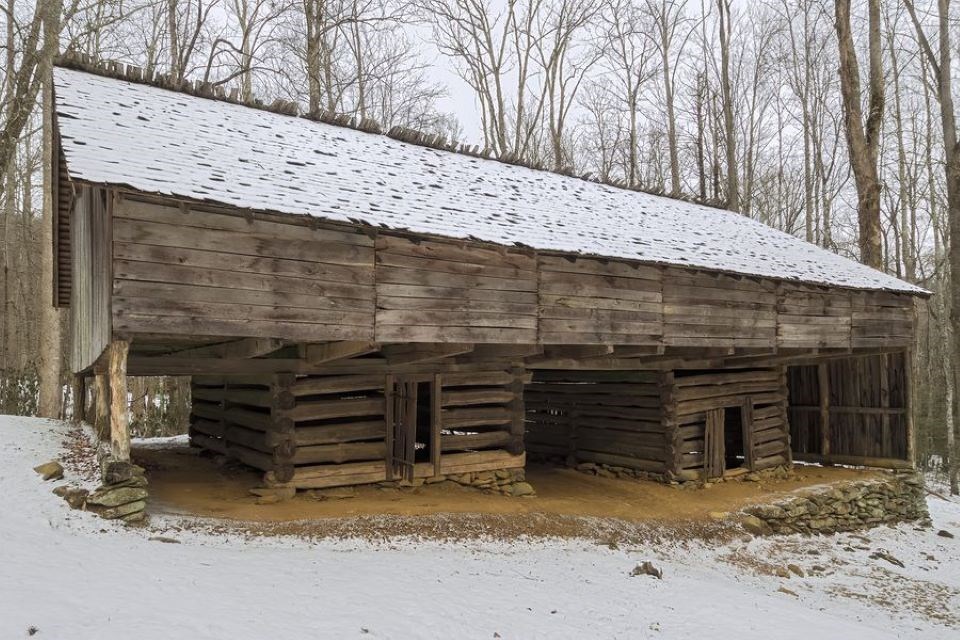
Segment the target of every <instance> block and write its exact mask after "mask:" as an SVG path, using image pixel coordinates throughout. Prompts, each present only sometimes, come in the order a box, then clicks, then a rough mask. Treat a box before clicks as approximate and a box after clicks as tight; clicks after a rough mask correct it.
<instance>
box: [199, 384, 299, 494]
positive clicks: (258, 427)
mask: <svg viewBox="0 0 960 640" xmlns="http://www.w3.org/2000/svg"><path fill="white" fill-rule="evenodd" d="M285 379H286V377H285V376H284V375H282V374H281V375H276V376H267V377H263V376H260V377H228V378H224V377H220V376H194V378H193V381H192V384H191V392H192V397H193V400H192V405H191V420H190V439H191V441H192V442H193V443H194V444H196V445H199V446H201V447H203V448H205V449H209V450H211V451H215V452H217V453H220V454H223V455H226V456H228V457H231V458H234V459H236V460H239V461H240V462H243V463H244V464H247V465H249V466H251V467H254V468H256V469H260V470H261V471H264V472H272V473H273V474H274V475H275V476H276V477H277V478H280V479H285V480H289V479H290V477H292V474H293V462H292V456H293V453H294V450H295V443H294V442H293V439H292V432H291V429H290V423H289V421H284V420H282V419H280V412H279V411H278V408H279V407H283V406H287V405H289V397H287V398H286V399H282V398H281V397H280V396H281V395H282V393H283V388H284V386H285V385H284V381H285Z"/></svg>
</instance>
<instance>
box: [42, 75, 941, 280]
mask: <svg viewBox="0 0 960 640" xmlns="http://www.w3.org/2000/svg"><path fill="white" fill-rule="evenodd" d="M54 80H55V93H56V110H57V114H58V116H59V118H58V124H59V127H60V134H61V145H62V148H63V151H64V155H65V157H66V159H67V165H68V170H69V172H70V175H71V177H74V178H76V179H78V180H83V181H87V182H91V183H97V184H112V185H118V186H129V187H131V188H133V189H136V190H139V191H142V192H145V193H155V194H160V195H166V196H173V197H181V198H184V199H188V200H198V201H211V202H217V203H220V204H224V205H228V206H234V207H239V208H244V209H251V210H263V211H276V212H279V213H285V214H295V215H304V216H312V217H316V218H323V219H326V220H330V221H334V222H346V223H353V224H356V223H362V224H368V225H370V226H373V227H380V228H383V227H386V228H392V229H402V230H406V231H409V232H412V233H420V234H432V235H438V236H444V237H450V238H454V239H464V240H465V239H477V240H482V241H485V242H492V243H496V244H501V245H506V246H516V245H521V246H528V247H531V248H534V249H540V250H550V251H559V252H564V253H570V254H573V255H577V254H582V255H590V256H597V257H605V258H610V259H627V260H633V261H639V262H648V263H656V264H670V265H676V266H681V267H688V268H702V269H707V270H711V271H719V272H726V273H734V274H739V275H746V276H756V277H766V278H773V279H782V280H794V281H799V282H806V283H810V284H816V285H826V286H838V287H846V288H852V289H868V290H889V291H897V292H903V293H912V294H921V295H923V294H924V293H925V292H924V291H923V289H920V288H919V287H916V286H914V285H911V284H908V283H905V282H902V281H900V280H897V279H896V278H894V277H892V276H889V275H887V274H884V273H881V272H879V271H875V270H873V269H870V268H869V267H866V266H864V265H862V264H859V263H857V262H854V261H852V260H848V259H846V258H843V257H841V256H838V255H836V254H833V253H830V252H829V251H826V250H824V249H822V248H820V247H817V246H815V245H812V244H808V243H806V242H803V241H802V240H800V239H798V238H796V237H794V236H792V235H789V234H786V233H783V232H780V231H777V230H775V229H773V228H771V227H768V226H766V225H763V224H761V223H759V222H756V221H754V220H751V219H749V218H747V217H745V216H741V215H738V214H734V213H730V212H726V211H720V210H717V209H712V208H709V207H704V206H702V205H698V204H693V203H689V202H684V201H680V200H674V199H669V198H665V197H661V196H654V195H649V194H645V193H637V192H634V191H628V190H624V189H619V188H616V187H612V186H609V185H604V184H599V183H595V182H590V181H584V180H579V179H573V178H570V177H566V176H563V175H559V174H556V173H551V172H544V171H537V170H534V169H530V168H526V167H522V166H516V165H510V164H503V163H500V162H492V161H489V160H486V159H484V158H482V157H477V156H474V155H465V154H459V153H448V152H446V151H440V150H436V149H433V148H429V147H423V146H418V145H414V144H409V143H407V142H404V141H401V140H397V139H393V138H389V137H386V136H381V135H373V134H370V133H366V132H363V131H358V130H354V129H351V128H344V127H342V126H335V125H331V124H327V123H324V122H316V121H313V120H306V119H300V118H291V117H289V116H288V115H282V114H277V113H273V112H269V111H261V110H255V109H250V108H248V107H246V106H243V105H239V104H233V103H230V102H228V101H220V100H209V99H206V98H203V97H197V96H192V95H188V94H185V93H179V92H173V91H169V90H165V89H160V88H156V87H153V86H148V85H144V84H137V83H131V82H130V81H128V80H125V79H119V78H111V77H105V76H103V75H95V74H90V73H87V72H82V71H76V70H72V69H66V68H57V69H55V72H54Z"/></svg>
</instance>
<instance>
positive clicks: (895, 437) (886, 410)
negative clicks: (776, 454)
mask: <svg viewBox="0 0 960 640" xmlns="http://www.w3.org/2000/svg"><path fill="white" fill-rule="evenodd" d="M907 364H908V359H907V357H906V354H905V353H892V354H886V355H876V356H866V357H860V358H844V359H839V360H833V361H829V362H826V363H824V364H822V365H819V366H818V365H811V366H797V367H789V368H788V388H789V392H790V430H791V440H792V442H793V451H794V452H795V455H796V457H797V458H798V459H804V458H806V459H810V460H820V459H821V458H822V457H825V458H826V461H829V459H830V458H831V457H839V459H843V458H847V459H848V460H847V461H850V462H852V461H855V459H856V458H875V459H881V460H882V459H889V460H908V459H909V455H908V451H909V438H910V434H909V422H908V417H909V416H908V412H909V397H908V386H909V385H908V383H907V373H908V372H907ZM821 375H826V379H825V380H821V378H820V376H821ZM823 390H827V392H828V394H827V397H824V396H823V395H822V391H823ZM824 422H826V423H827V432H826V433H824V426H823V425H824Z"/></svg>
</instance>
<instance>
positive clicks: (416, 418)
mask: <svg viewBox="0 0 960 640" xmlns="http://www.w3.org/2000/svg"><path fill="white" fill-rule="evenodd" d="M427 382H429V384H430V386H429V389H428V388H427V385H426V383H427ZM421 384H423V387H421ZM384 388H385V401H386V405H387V406H386V416H387V433H386V436H387V438H386V439H387V442H386V449H387V461H386V464H387V479H388V480H395V479H398V480H408V481H410V480H413V477H414V471H415V469H416V463H417V438H418V427H420V429H419V433H420V441H421V447H425V448H426V451H428V452H429V456H430V457H429V461H430V463H431V465H432V466H433V475H439V473H440V451H441V449H440V426H441V418H440V412H441V405H440V395H441V392H442V387H441V383H440V375H439V374H437V375H434V376H430V378H429V379H428V380H424V379H423V376H419V377H413V376H409V377H403V378H400V379H397V378H395V377H394V376H392V375H388V376H387V380H386V384H385V385H384ZM421 392H423V393H421ZM421 395H423V397H421ZM428 396H429V397H428ZM427 403H429V404H427ZM421 404H424V405H426V406H424V407H421ZM425 414H427V415H429V418H427V417H426V415H425ZM426 425H429V431H428V432H427V431H426V429H424V427H425V426H426ZM425 432H426V433H429V435H426V433H425Z"/></svg>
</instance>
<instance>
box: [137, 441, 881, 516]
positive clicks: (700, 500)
mask: <svg viewBox="0 0 960 640" xmlns="http://www.w3.org/2000/svg"><path fill="white" fill-rule="evenodd" d="M133 458H134V460H135V461H136V462H137V463H138V464H141V465H142V466H144V467H145V468H146V469H147V475H148V477H149V478H150V508H151V510H152V511H154V512H155V513H174V514H180V515H196V516H203V517H213V518H222V519H227V520H235V521H248V522H290V521H301V520H314V519H327V518H350V517H365V516H433V515H438V514H488V515H491V516H505V517H510V516H523V515H529V514H539V515H541V516H543V515H546V516H557V517H558V518H563V517H586V518H612V519H618V520H624V521H628V522H650V523H655V522H657V523H662V522H676V523H683V522H686V523H696V522H708V521H712V520H716V519H718V514H721V513H729V512H737V511H739V510H741V509H742V508H744V507H745V506H747V505H749V504H752V503H756V502H763V501H769V500H771V499H772V498H774V497H777V496H779V495H782V494H786V493H789V492H792V491H795V490H798V489H803V488H807V487H811V486H814V485H822V484H830V483H834V482H839V481H851V480H862V479H865V478H868V477H871V476H874V475H876V472H872V471H868V470H862V469H851V468H844V467H817V466H800V465H798V466H797V467H796V468H795V470H794V473H793V474H792V477H791V478H789V479H779V480H775V479H772V478H771V479H768V478H765V479H763V480H761V481H760V482H750V481H742V480H741V481H735V482H723V483H717V484H712V485H706V486H705V487H703V488H681V487H679V486H671V485H665V484H662V483H659V482H654V481H638V480H632V479H631V480H628V479H616V478H604V477H599V476H594V475H588V474H585V473H582V472H579V471H576V470H574V469H567V468H558V467H556V466H550V465H547V464H537V463H531V464H528V465H527V471H526V476H527V481H528V482H529V483H530V484H532V485H533V487H534V488H535V489H536V492H537V495H536V496H535V497H529V498H527V497H524V498H511V497H505V496H501V495H498V494H485V493H483V492H481V491H479V490H477V489H473V488H468V487H463V486H460V485H458V484H456V483H453V482H441V483H437V484H424V485H422V486H419V487H400V488H384V487H379V486H376V485H366V486H359V487H346V488H338V489H328V490H318V491H301V492H299V493H298V494H297V497H296V498H294V499H293V500H289V501H286V502H280V503H276V504H257V501H256V497H255V496H254V495H252V494H251V493H250V489H251V488H253V487H256V486H259V485H260V479H261V474H260V473H259V472H256V471H254V470H252V469H249V468H247V467H244V466H242V465H239V464H236V463H232V462H226V463H224V462H222V461H218V460H215V459H214V458H211V457H209V456H206V455H201V454H200V453H199V450H197V449H194V448H191V447H189V446H188V445H187V444H186V443H185V442H183V441H182V440H168V441H161V442H150V441H144V442H141V443H139V444H135V446H134V450H133Z"/></svg>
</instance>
